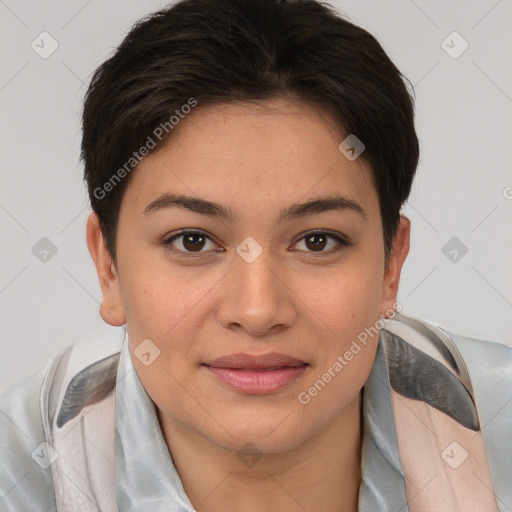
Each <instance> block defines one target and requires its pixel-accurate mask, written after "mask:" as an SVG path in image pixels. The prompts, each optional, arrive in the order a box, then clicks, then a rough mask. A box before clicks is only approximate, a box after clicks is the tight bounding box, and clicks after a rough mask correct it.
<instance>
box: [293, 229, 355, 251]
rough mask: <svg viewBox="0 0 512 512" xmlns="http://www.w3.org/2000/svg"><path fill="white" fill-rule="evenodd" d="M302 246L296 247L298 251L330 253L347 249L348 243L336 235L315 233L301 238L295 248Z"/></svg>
mask: <svg viewBox="0 0 512 512" xmlns="http://www.w3.org/2000/svg"><path fill="white" fill-rule="evenodd" d="M300 244H304V245H303V247H298V249H299V250H301V251H305V252H309V253H315V252H316V253H319V254H322V253H331V252H336V251H338V250H340V249H341V248H343V247H348V246H349V245H350V243H349V242H348V241H347V240H344V239H343V238H341V237H340V236H338V235H335V234H333V233H328V232H324V231H316V232H314V233H308V234H307V235H306V236H304V237H302V238H301V239H300V240H299V241H298V242H297V244H296V245H297V246H299V245H300Z"/></svg>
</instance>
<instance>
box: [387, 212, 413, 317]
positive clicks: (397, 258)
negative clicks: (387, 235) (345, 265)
mask: <svg viewBox="0 0 512 512" xmlns="http://www.w3.org/2000/svg"><path fill="white" fill-rule="evenodd" d="M410 235H411V221H410V220H409V219H408V218H407V217H405V215H400V224H399V226H398V229H397V233H396V235H395V239H394V242H393V248H392V251H391V255H390V259H389V264H388V266H387V267H386V271H385V273H384V279H383V282H382V296H381V311H380V314H381V317H384V316H389V313H390V312H391V311H392V310H393V309H395V308H394V306H395V304H396V302H397V294H398V286H399V284H400V274H401V271H402V266H403V264H404V262H405V259H406V258H407V254H408V253H409V244H410Z"/></svg>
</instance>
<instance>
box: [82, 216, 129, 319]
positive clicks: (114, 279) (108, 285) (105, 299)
mask: <svg viewBox="0 0 512 512" xmlns="http://www.w3.org/2000/svg"><path fill="white" fill-rule="evenodd" d="M86 239H87V247H88V248H89V253H90V255H91V257H92V259H93V261H94V265H95V267H96V272H97V274H98V279H99V282H100V287H101V293H102V301H101V306H100V316H101V318H102V319H103V320H104V321H105V322H106V323H107V324H109V325H113V326H121V325H124V324H125V323H126V315H125V311H124V306H123V301H122V297H121V291H120V286H119V284H120V283H119V275H118V272H117V270H116V268H115V265H114V263H113V261H112V257H111V256H110V253H109V252H108V250H107V248H106V245H105V241H104V238H103V233H102V231H101V228H100V224H99V220H98V216H97V215H96V213H94V212H93V213H91V214H90V215H89V218H88V219H87V229H86Z"/></svg>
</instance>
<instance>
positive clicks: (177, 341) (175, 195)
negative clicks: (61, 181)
mask: <svg viewBox="0 0 512 512" xmlns="http://www.w3.org/2000/svg"><path fill="white" fill-rule="evenodd" d="M343 138H344V136H343V135H341V134H340V133H339V132H338V131H337V130H336V128H335V126H334V123H333V122H332V119H330V118H329V117H328V115H327V114H326V113H322V112H320V111H319V110H318V109H313V108H311V107H308V106H306V105H304V104H301V103H297V102H292V101H291V100H285V99H279V100H278V99H275V100H272V101H266V102H264V103H261V104H260V105H259V106H255V105H253V104H247V103H244V104H241V103H239V104H234V103H233V104H226V105H223V106H214V107H201V106H198V107H197V108H196V109H195V110H193V111H192V112H191V113H190V114H189V115H188V116H187V117H186V118H185V119H184V120H182V121H181V123H180V124H179V125H178V126H177V127H175V129H174V131H173V134H172V137H171V138H170V139H169V141H168V142H167V143H166V145H165V146H162V148H161V149H160V150H159V151H158V152H156V153H152V154H150V155H149V156H147V157H146V158H145V159H144V160H142V161H141V163H140V164H139V165H138V167H137V169H136V171H134V174H133V176H132V181H131V182H130V184H129V186H128V187H127V189H126V192H125V195H124V197H123V200H122V204H121V209H120V215H119V225H118V234H117V266H116V267H115V266H113V265H111V261H110V259H109V257H108V253H107V252H106V250H105V247H104V245H103V244H102V239H101V233H100V231H99V228H98V226H97V220H96V219H95V216H94V215H91V218H90V220H89V224H88V243H89V248H90V250H91V254H92V255H93V258H94V260H95V262H96V266H97V269H98V273H99V275H100V282H101V285H102V290H103V304H102V316H103V318H104V319H105V320H106V321H108V322H109V323H112V324H117V325H119V324H123V323H124V322H126V323H127V328H128V335H129V341H130V350H131V353H132V359H133V363H134V366H135V369H136V371H137V373H138V375H139V377H140V380H141V382H142V384H143V385H144V387H145V389H146V391H147V392H148V394H149V396H150V397H151V398H152V400H153V401H154V402H155V404H156V406H157V407H158V410H159V416H160V419H161V421H162V422H163V423H164V424H167V425H176V426H178V425H179V427H180V428H182V429H186V430H187V431H189V432H191V433H194V434H198V435H200V436H201V437H202V438H204V439H207V440H209V441H211V442H212V443H214V444H215V445H217V446H221V447H224V448H228V449H234V450H236V449H239V448H240V447H241V446H243V445H244V444H245V443H246V442H249V441H250V442H252V443H254V444H255V445H256V446H257V447H258V448H259V450H260V451H262V452H269V453H270V452H279V451H282V450H286V449H290V448H292V447H294V446H297V445H299V444H300V443H304V442H306V441H307V440H308V439H309V438H311V437H312V436H314V435H315V434H316V433H318V432H320V431H321V430H322V429H323V428H325V426H326V425H328V424H329V423H330V422H331V421H332V420H333V419H335V418H336V417H337V416H339V415H341V414H342V413H343V411H344V409H345V408H346V406H347V404H349V403H350V402H351V401H352V399H353V398H354V397H355V396H356V395H357V394H358V393H359V392H360V390H361V388H362V386H363V385H364V383H365V381H366V379H367V377H368V375H369V372H370V370H371V367H372V364H373V361H374V357H375V350H376V346H377V338H378V335H376V336H374V337H373V338H372V337H368V339H367V341H366V344H363V343H361V342H360V341H359V342H358V343H357V345H358V346H359V348H360V350H359V351H357V349H355V348H354V341H355V340H357V339H358V336H359V335H360V334H361V333H362V332H363V331H364V330H365V328H369V327H372V326H375V324H376V323H378V322H377V321H378V320H379V318H380V317H381V316H382V315H384V314H385V313H389V312H390V311H392V308H393V305H394V303H395V301H396V293H397V287H398V280H399V275H400V269H401V266H402V263H403V261H404V259H405V257H406V254H407V250H408V240H409V231H408V229H409V223H408V220H407V219H406V218H404V217H402V222H401V224H400V229H399V232H398V234H397V237H396V239H395V250H394V252H393V254H392V256H391V259H390V261H389V263H388V265H387V267H386V266H385V261H384V245H383V233H382V225H381V216H380V211H379V199H378V195H377V192H376V189H375V186H374V184H373V181H372V176H371V169H370V167H369V166H368V165H367V164H366V163H365V162H364V161H363V160H362V158H357V159H356V160H354V161H350V160H348V159H347V158H346V157H345V156H344V154H343V153H341V152H340V150H339V149H338V146H339V144H340V142H341V141H342V140H343ZM360 339H361V338H360ZM143 340H150V341H149V342H148V341H145V342H144V343H145V344H146V345H140V347H144V350H143V351H142V350H139V352H140V351H142V352H143V353H147V352H149V353H150V355H149V356H148V355H146V356H144V357H145V363H148V362H150V364H144V363H143V362H141V360H139V358H138V357H136V355H135V354H136V353H137V347H139V344H141V342H143ZM134 351H135V354H134ZM158 351H159V355H158V357H156V358H155V359H154V360H153V358H154V357H155V355H157V354H158ZM347 352H350V353H351V354H352V357H350V356H349V355H347ZM241 354H242V355H241ZM276 354H277V355H276ZM260 356H261V357H260ZM220 358H223V360H220ZM340 358H341V359H340ZM341 361H343V362H341ZM336 362H338V364H336ZM340 366H341V369H340ZM326 374H328V375H327V377H326ZM329 376H330V378H329ZM319 380H321V381H322V382H323V385H322V384H318V381H319ZM315 382H316V383H317V385H316V387H315ZM312 388H314V389H316V392H315V391H314V390H313V391H311V390H312Z"/></svg>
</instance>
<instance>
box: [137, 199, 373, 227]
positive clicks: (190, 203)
mask: <svg viewBox="0 0 512 512" xmlns="http://www.w3.org/2000/svg"><path fill="white" fill-rule="evenodd" d="M169 208H182V209H184V210H189V211H191V212H194V213H200V214H202V215H209V216H211V217H215V218H219V219H223V220H226V221H228V222H234V221H235V220H236V218H237V216H236V214H235V213H234V211H233V210H232V209H231V208H230V207H225V206H222V205H220V204H217V203H213V202H212V201H208V200H206V199H200V198H197V197H190V196H185V195H181V194H169V193H165V194H162V195H161V196H159V197H158V198H157V199H155V200H154V201H152V202H151V203H150V204H148V205H147V206H146V208H144V210H143V212H142V214H143V215H147V214H150V213H154V212H158V211H162V210H167V209H169ZM328 211H347V212H353V213H356V214H358V215H359V216H361V217H363V218H366V213H365V210H364V209H363V207H362V206H361V205H360V204H359V203H358V202H357V201H355V200H354V199H350V198H348V197H344V196H341V195H335V196H328V197H319V198H317V199H312V200H310V201H307V202H305V203H296V204H292V205H291V206H288V207H286V208H283V209H282V210H281V211H280V212H279V216H278V220H277V223H280V222H284V221H287V220H291V219H296V218H300V217H306V216H308V215H315V214H319V213H323V212H328Z"/></svg>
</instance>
